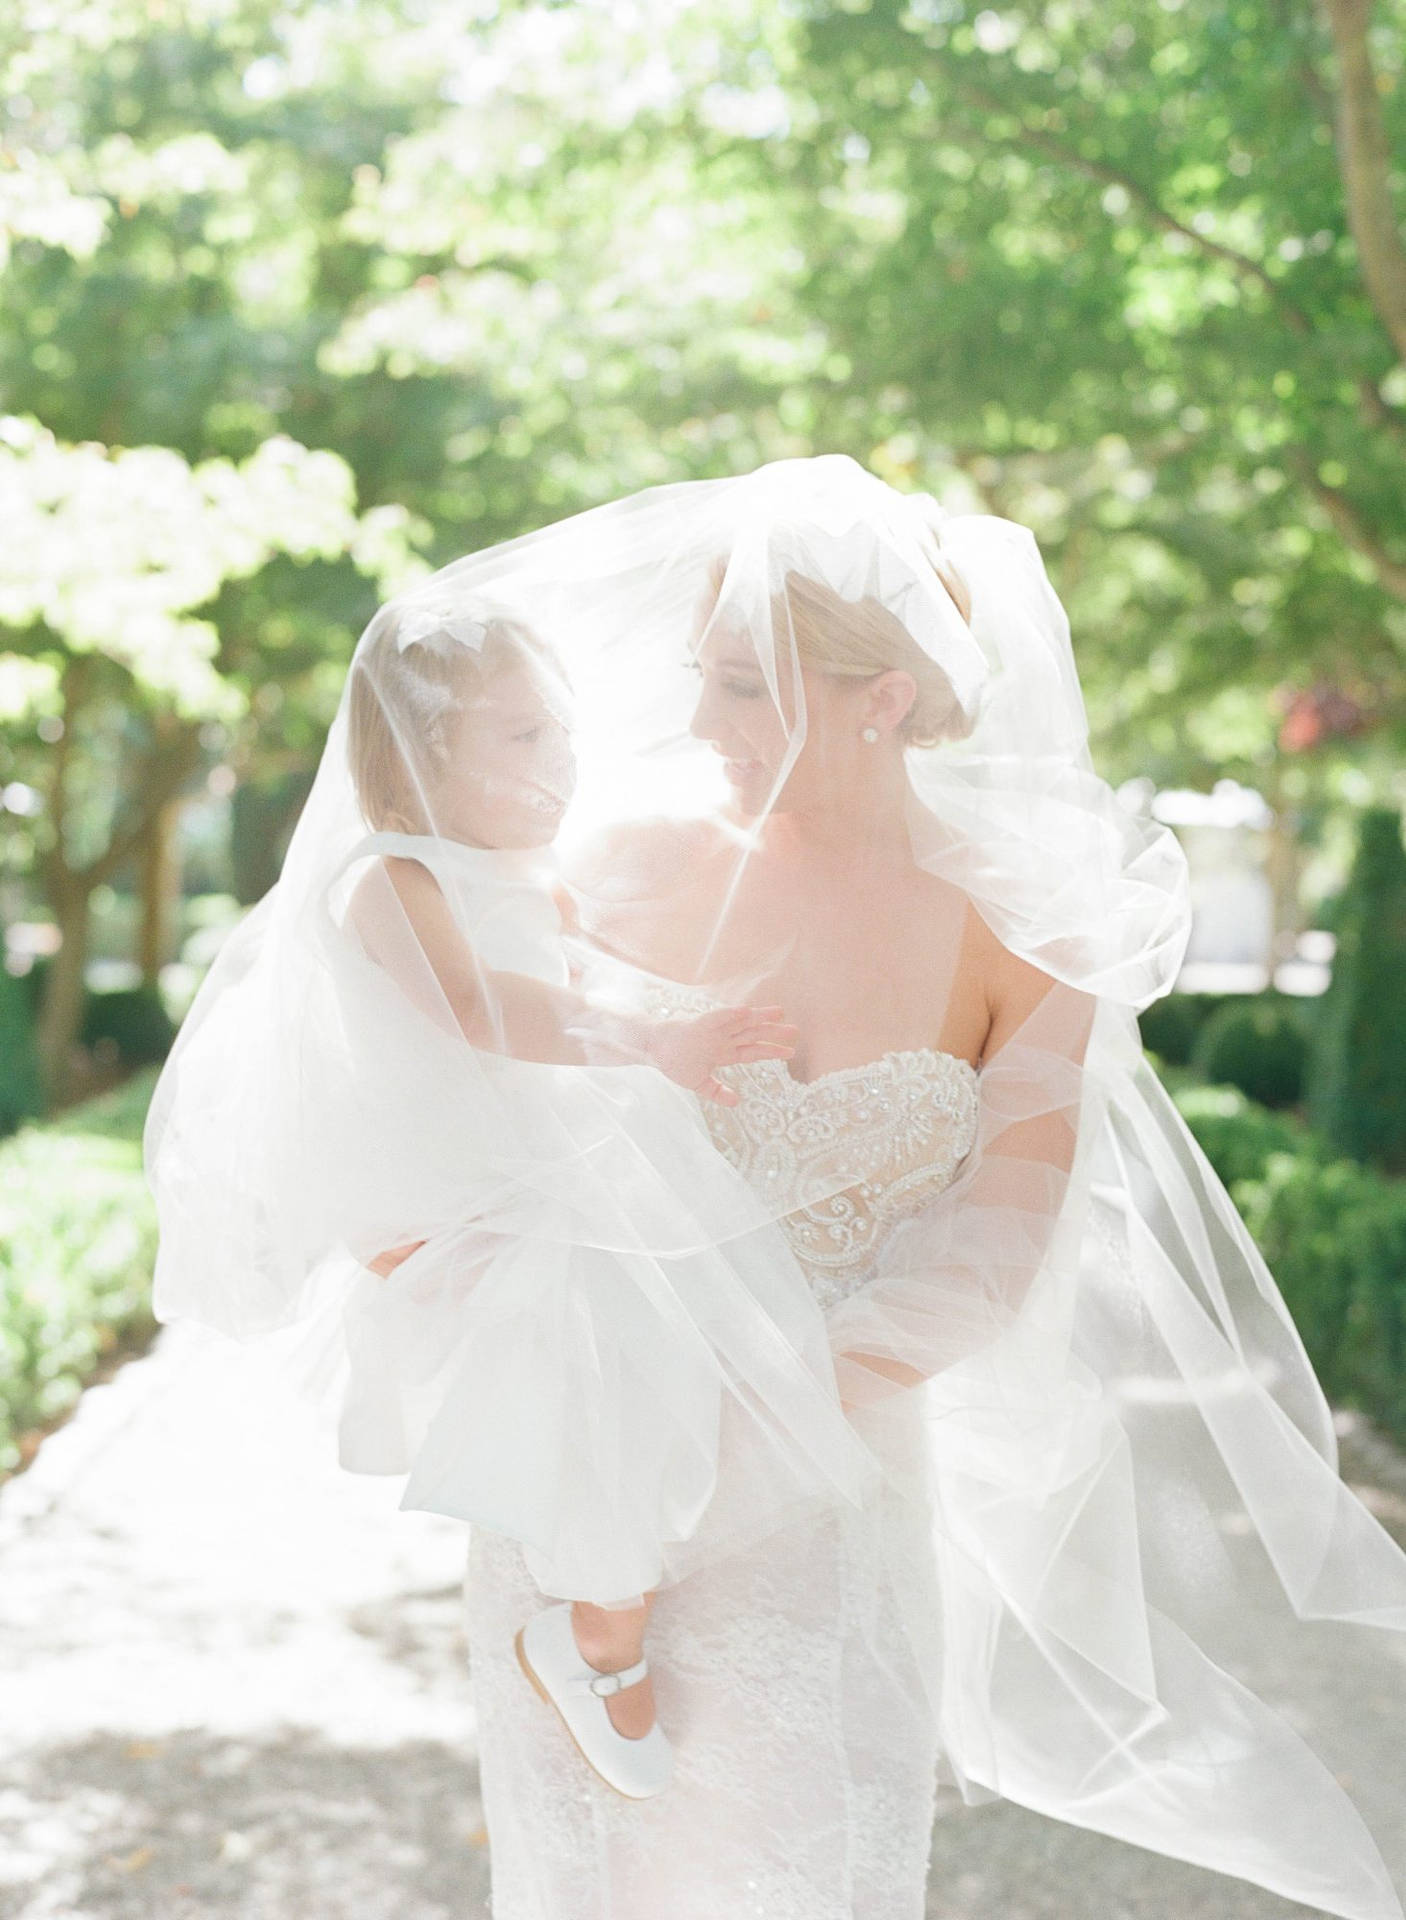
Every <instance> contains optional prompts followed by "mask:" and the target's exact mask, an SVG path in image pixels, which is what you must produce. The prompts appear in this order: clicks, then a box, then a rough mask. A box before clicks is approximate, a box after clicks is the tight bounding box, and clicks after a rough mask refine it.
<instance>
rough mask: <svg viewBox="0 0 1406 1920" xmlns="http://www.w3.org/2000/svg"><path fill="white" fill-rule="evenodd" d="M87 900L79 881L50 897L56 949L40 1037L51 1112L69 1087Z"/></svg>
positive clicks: (78, 1015)
mask: <svg viewBox="0 0 1406 1920" xmlns="http://www.w3.org/2000/svg"><path fill="white" fill-rule="evenodd" d="M89 899H90V895H89V890H88V886H87V884H86V882H85V880H84V879H83V878H82V877H81V876H77V877H76V878H75V881H74V883H72V884H70V885H68V886H66V887H64V888H63V889H62V890H61V891H59V892H58V893H57V894H54V893H52V892H51V895H50V902H49V904H50V906H51V908H52V910H53V914H54V920H55V922H56V924H57V926H58V930H59V941H60V944H59V947H58V950H57V951H56V952H55V953H54V954H53V955H52V956H51V957H50V960H49V963H48V968H47V978H46V979H45V982H44V1004H43V1006H42V1007H41V1009H40V1012H39V1031H38V1042H39V1070H40V1073H41V1075H42V1077H43V1081H44V1099H45V1106H46V1108H47V1109H49V1110H52V1109H53V1108H54V1107H56V1106H61V1105H62V1104H63V1102H64V1101H65V1100H66V1099H67V1098H68V1096H69V1093H70V1091H71V1088H72V1085H73V1063H72V1053H73V1048H74V1045H75V1044H76V1042H77V1039H78V1035H79V1032H80V1030H81V1028H82V1025H83V990H84V972H85V967H86V962H87V957H88V918H89Z"/></svg>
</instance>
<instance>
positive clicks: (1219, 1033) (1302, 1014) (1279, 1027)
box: [1190, 992, 1313, 1107]
mask: <svg viewBox="0 0 1406 1920" xmlns="http://www.w3.org/2000/svg"><path fill="white" fill-rule="evenodd" d="M1312 1026H1313V1019H1312V1015H1311V1014H1310V1013H1309V1012H1307V1011H1306V1009H1305V1005H1304V1002H1303V1001H1302V1000H1301V999H1298V998H1296V997H1295V996H1293V995H1291V994H1279V993H1272V992H1271V993H1261V994H1254V995H1247V996H1245V997H1243V998H1242V999H1240V1000H1239V1001H1234V1000H1232V1001H1230V1002H1228V1003H1226V1004H1224V1005H1222V1006H1219V1007H1217V1008H1216V1009H1215V1010H1214V1011H1213V1012H1212V1013H1210V1014H1209V1015H1208V1016H1207V1018H1206V1020H1205V1021H1204V1023H1203V1024H1202V1026H1201V1029H1200V1031H1199V1032H1198V1033H1197V1035H1196V1038H1195V1040H1194V1042H1193V1043H1192V1049H1191V1061H1190V1064H1191V1066H1192V1068H1193V1069H1194V1070H1195V1071H1196V1072H1197V1073H1199V1074H1200V1075H1201V1076H1202V1078H1203V1079H1205V1080H1207V1081H1210V1082H1211V1083H1212V1084H1213V1085H1227V1086H1233V1087H1239V1088H1240V1090H1241V1091H1242V1092H1243V1093H1247V1094H1249V1096H1250V1098H1251V1099H1252V1100H1258V1101H1260V1102H1262V1104H1263V1105H1265V1106H1266V1107H1290V1106H1293V1105H1294V1104H1295V1103H1296V1102H1297V1101H1298V1099H1299V1098H1300V1095H1301V1093H1302V1091H1303V1074H1304V1062H1305V1060H1306V1058H1307V1054H1308V1047H1309V1040H1310V1035H1311V1031H1312Z"/></svg>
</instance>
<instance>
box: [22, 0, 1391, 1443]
mask: <svg viewBox="0 0 1406 1920" xmlns="http://www.w3.org/2000/svg"><path fill="white" fill-rule="evenodd" d="M1403 28H1406V5H1403V4H1402V0H1377V4H1375V5H1368V4H1366V0H1320V3H1319V4H1310V0H1263V3H1262V4H1256V5H1248V4H1227V0H1100V3H1099V4H1098V5H1096V6H1095V5H1093V4H1091V3H1086V0H1046V3H1043V4H1027V5H1021V6H1010V7H1000V8H983V7H979V6H976V5H972V4H965V3H964V0H902V3H901V4H900V3H899V0H872V4H871V3H869V0H839V3H829V0H789V3H788V4H784V5H776V4H768V5H758V4H756V0H752V3H751V4H746V3H745V0H688V3H687V4H682V3H681V0H648V4H644V0H640V3H639V4H632V3H631V0H598V3H596V4H592V3H591V0H574V3H572V4H551V3H538V4H523V5H516V4H509V3H508V0H504V4H502V5H495V4H493V3H492V0H301V3H300V4H298V5H296V6H286V5H281V4H278V3H277V0H71V4H68V5H66V6H63V7H58V6H53V5H49V4H39V3H38V0H18V3H17V4H16V5H15V6H14V7H12V8H10V9H7V10H6V14H5V17H4V20H3V22H0V68H2V69H3V79H4V84H3V87H0V95H3V102H4V104H3V109H0V112H3V118H0V543H2V549H3V550H2V551H0V931H3V948H4V966H3V969H0V1133H3V1135H4V1138H3V1139H0V1363H2V1364H0V1474H3V1473H6V1472H13V1471H14V1470H15V1469H16V1468H19V1467H22V1466H24V1465H25V1464H26V1462H27V1461H28V1460H29V1459H30V1458H31V1457H32V1455H33V1453H34V1450H35V1448H36V1446H37V1445H38V1442H39V1440H40V1438H41V1437H42V1436H43V1434H44V1433H45V1432H46V1431H48V1430H49V1429H50V1428H52V1427H53V1426H54V1425H55V1424H56V1423H57V1422H60V1421H61V1420H62V1419H63V1418H64V1416H65V1414H66V1413H67V1411H68V1410H69V1409H70V1408H71V1407H72V1405H73V1404H74V1402H75V1400H76V1398H77V1395H78V1393H79V1390H80V1388H81V1387H82V1385H83V1384H84V1383H85V1382H87V1381H91V1380H94V1379H96V1378H100V1377H101V1376H102V1374H103V1371H104V1369H111V1367H112V1366H113V1365H114V1364H115V1363H116V1361H117V1360H118V1359H120V1358H122V1357H124V1356H126V1355H128V1354H131V1353H132V1352H134V1351H137V1350H139V1349H140V1348H141V1347H142V1345H143V1344H144V1343H145V1342H146V1341H147V1340H149V1338H150V1335H151V1332H152V1325H151V1321H150V1315H149V1310H148V1306H147V1298H146V1287H147V1275H148V1273H149V1268H150V1260H151V1254H152V1247H153V1231H154V1228H153V1222H152V1219H151V1213H150V1206H149V1199H148V1196H147V1194H146V1191H145V1187H144V1184H143V1182H142V1178H141V1169H140V1129H141V1123H142V1118H143V1116H144V1113H145V1105H146V1100H147V1098H148V1096H149V1094H150V1089H151V1084H152V1080H153V1077H154V1074H155V1072H156V1070H157V1068H158V1066H159V1064H160V1061H161V1059H162V1057H163V1056H164V1053H165V1051H166V1049H167V1048H168V1047H169V1045H170V1042H171V1038H172V1035H173V1033H174V1032H175V1030H176V1027H177V1025H178V1023H179V1021H180V1019H181V1017H182V1014H183V1013H184V1011H185V1009H186V1008H187V1006H188V1005H189V1003H190V999H191V996H192V994H193V993H194V991H195V988H196V986H197V985H198V982H199V980H200V978H201V976H202V973H203V971H204V969H205V968H206V967H207V966H208V964H209V962H210V959H211V957H212V955H213V954H214V952H215V951H216V950H217V948H218V945H219V942H220V941H221V939H222V938H223V937H224V935H225V934H226V933H227V931H228V929H229V928H230V926H231V925H232V924H233V923H234V921H235V920H236V919H237V918H238V917H239V916H240V915H241V914H242V913H243V912H244V911H245V910H246V909H247V908H248V907H249V906H250V905H251V904H252V903H253V902H254V901H256V900H258V899H259V898H260V896H261V895H262V894H263V893H264V892H265V891H266V890H267V888H268V887H269V886H270V885H271V884H272V883H273V881H274V880H275V878H276V876H277V874H278V871H279V865H280V861H281V859H282V856H283V852H284V849H285V847H286V845H287V841H288V837H289V834H290V832H291V830H292V827H293V824H294V822H295V820H296V818H297V815H298V810H299V807H300V805H301V804H302V801H303V799H304V797H305V795H306V793H307V790H308V787H309V784H310V781H311V778H312V774H313V771H314V768H315V766H316V764H317V760H318V756H319V752H320V749H321V744H322V740H323V737H324V733H325V730H326V727H327V725H328V722H329V720H330V718H331V716H332V714H333V712H334V710H335V707H336V703H337V699H338V694H339V691H340V688H341V684H342V680H343V677H344V674H345V670H346V666H347V663H348V661H349V659H350V656H351V652H352V649H353V646H354V644H355V642H356V638H357V636H358V634H359V633H360V631H361V629H362V626H363V625H364V623H365V621H366V620H367V618H368V617H369V615H370V614H371V612H372V610H373V609H374V607H375V606H376V604H377V602H378V601H379V600H380V599H382V598H384V597H385V596H386V595H387V594H388V593H390V592H393V591H394V590H396V589H397V588H398V587H400V586H402V585H404V584H406V583H407V582H408V581H409V580H410V579H412V578H413V577H415V576H416V575H418V574H421V573H424V572H426V571H428V570H430V569H432V568H434V567H437V566H439V565H442V564H443V563H444V562H446V561H448V560H450V559H451V558H453V557H455V556H457V555H460V554H462V553H465V552H467V551H470V550H472V549H474V548H477V547H480V546H483V545H486V544H488V543H490V542H493V541H497V540H501V539H503V538H506V537H508V536H510V535H513V534H516V533H519V532H522V531H525V530H527V529H530V528H533V527H536V526H539V525H541V524H543V523H544V522H546V521H548V520H552V519H556V518H559V517H561V516H563V515H566V514H569V513H572V512H575V511H576V510H578V509H580V508H584V507H587V506H590V505H593V504H595V503H597V502H600V501H603V500H606V499H609V498H612V497H615V496H618V495H620V494H623V493H627V492H630V491H632V490H634V489H637V488H640V487H644V486H649V485H652V484H655V483H658V482H664V481H671V480H680V479H688V478H695V477H705V476H712V475H719V474H725V473H732V472H737V471H741V470H745V469H748V468H751V467H753V466H755V465H757V464H758V463H760V462H762V461H765V460H769V459H773V458H777V457H781V456H785V455H797V454H809V453H815V452H821V451H843V452H846V453H849V454H852V455H853V456H854V457H855V458H856V459H858V460H859V461H861V462H862V463H864V464H865V465H866V466H868V467H870V468H871V469H872V470H873V471H875V472H876V473H878V474H880V475H882V476H883V477H884V478H885V479H887V480H889V481H891V482H892V483H893V484H894V485H896V486H899V487H915V488H916V487H921V488H925V489H927V490H929V491H931V492H933V493H935V494H937V495H938V496H939V498H941V499H942V500H943V501H944V502H945V503H946V504H947V505H948V506H950V507H951V508H953V509H954V510H957V511H961V510H967V509H972V510H977V511H983V512H990V513H998V514H1003V515H1007V516H1009V517H1011V518H1013V519H1016V520H1020V521H1023V522H1025V523H1026V524H1028V525H1029V526H1031V527H1032V528H1033V529H1034V530H1035V532H1036V534H1037V536H1038V539H1039V541H1040V544H1041V547H1042V550H1043V552H1044V555H1045V558H1046V562H1047V565H1048V567H1049V571H1050V574H1051V577H1052V578H1053V580H1054V581H1055V584H1056V586H1057V588H1058V591H1059V593H1060V595H1061V597H1062V599H1063V600H1064V602H1065V605H1066V607H1067V608H1068V610H1069V614H1070V618H1071V622H1072V627H1073V634H1074V641H1075V649H1076V656H1077V659H1078V663H1079V669H1080V673H1081V676H1082V680H1083V684H1084V688H1085V694H1086V699H1087V703H1088V709H1089V716H1090V723H1091V729H1092V742H1091V744H1092V750H1093V753H1094V758H1095V762H1096V764H1097V765H1098V766H1099V768H1100V770H1101V771H1102V772H1103V773H1104V774H1105V775H1106V776H1107V777H1108V778H1109V779H1110V780H1111V781H1113V783H1114V784H1115V785H1117V786H1118V787H1119V788H1120V790H1121V791H1122V793H1123V795H1124V798H1125V799H1126V800H1127V802H1128V804H1129V805H1130V806H1134V807H1139V808H1144V809H1148V810H1150V811H1151V812H1152V813H1153V814H1155V815H1156V816H1157V817H1159V818H1161V819H1163V820H1165V821H1167V822H1169V823H1170V824H1171V825H1172V826H1173V827H1174V829H1175V830H1176V831H1177V833H1178V834H1179V835H1180V836H1181V837H1182V840H1183V843H1184V844H1185V846H1186V849H1187V852H1188V855H1189V857H1190V860H1191V865H1192V871H1193V875H1194V887H1195V902H1196V924H1195V931H1194V935H1193V939H1192V944H1191V948H1190V952H1189V954H1188V957H1187V963H1186V966H1185V969H1184V971H1183V975H1182V978H1181V980H1180V981H1179V983H1178V989H1177V992H1176V993H1175V994H1174V995H1173V996H1172V997H1171V998H1170V999H1169V1000H1167V1001H1164V1002H1159V1003H1158V1004H1156V1005H1155V1006H1153V1007H1152V1008H1150V1009H1148V1011H1147V1013H1146V1015H1145V1016H1144V1019H1143V1022H1142V1026H1143V1038H1144V1042H1145V1044H1146V1046H1147V1048H1148V1050H1149V1052H1150V1053H1151V1054H1152V1056H1153V1059H1154V1062H1155V1064H1156V1065H1157V1068H1158V1070H1159V1072H1161V1073H1163V1074H1164V1075H1165V1077H1166V1079H1167V1082H1168V1085H1169V1086H1170V1087H1171V1088H1172V1090H1173V1092H1174V1095H1175V1097H1176V1098H1177V1100H1178V1102H1179V1103H1180V1104H1181V1106H1182V1109H1183V1111H1184V1112H1185V1113H1186V1115H1187V1118H1188V1120H1189V1122H1190V1123H1191V1124H1192V1126H1193V1128H1194V1130H1195V1131H1196V1133H1197V1136H1198V1139H1200V1141H1201V1142H1202V1144H1203V1146H1204V1147H1205V1150H1206V1151H1207V1153H1208V1154H1209V1155H1210V1156H1211V1158H1212V1159H1213V1161H1214V1163H1215V1164H1216V1166H1217V1168H1218V1170H1219V1171H1220V1172H1221V1174H1222V1177H1223V1178H1224V1179H1225V1180H1226V1181H1227V1183H1228V1184H1229V1185H1230V1187H1231V1191H1232V1194H1233V1197H1234V1198H1235V1201H1236V1204H1237V1206H1239V1207H1240V1209H1241V1211H1242V1212H1243V1213H1244V1215H1245V1217H1246V1219H1247V1221H1248V1222H1249V1223H1250V1225H1251V1227H1252V1230H1253V1231H1254V1232H1255V1234H1256V1237H1257V1239H1258V1240H1259V1242H1260V1244H1261V1246H1262V1247H1263V1248H1264V1250H1265V1253H1266V1257H1267V1258H1268V1259H1269V1260H1270V1263H1271V1266H1272V1268H1273V1269H1274V1271H1275V1274H1276V1277H1277V1279H1278V1280H1279V1283H1280V1285H1281V1286H1282V1288H1283V1290H1284V1292H1285V1295H1286V1298H1287V1299H1288V1300H1289V1303H1290V1305H1291V1308H1292V1310H1293V1312H1294V1314H1295V1317H1296V1319H1297V1320H1298V1323H1299V1325H1300V1327H1301V1329H1302V1331H1303V1332H1304V1336H1305V1339H1306V1341H1307V1342H1308V1343H1309V1345H1310V1349H1311V1352H1312V1354H1313V1357H1314V1360H1315V1364H1316V1365H1317V1366H1318V1367H1319V1370H1320V1374H1321V1377H1322V1378H1323V1379H1324V1382H1325V1385H1326V1386H1327V1387H1328V1389H1329V1391H1330V1392H1331V1393H1332V1394H1333V1395H1334V1396H1335V1398H1336V1399H1338V1400H1339V1401H1340V1402H1342V1403H1343V1404H1353V1405H1356V1406H1359V1407H1361V1408H1363V1409H1364V1410H1366V1411H1369V1412H1370V1413H1372V1414H1373V1416H1374V1417H1376V1418H1378V1419H1379V1420H1381V1421H1383V1422H1384V1423H1386V1424H1387V1425H1388V1426H1390V1427H1393V1428H1394V1429H1395V1430H1396V1431H1397V1432H1399V1433H1406V1384H1403V1383H1406V1012H1404V1011H1403V1009H1406V852H1403V843H1402V828H1401V812H1402V805H1403V799H1406V770H1403V755H1402V751H1401V749H1402V745H1403V741H1404V740H1406V247H1403V242H1402V233H1401V225H1400V220H1401V216H1402V212H1403V210H1404V209H1406V182H1403V173H1402V169H1403V166H1406V82H1403V72H1402V69H1403V61H1404V60H1406V32H1403Z"/></svg>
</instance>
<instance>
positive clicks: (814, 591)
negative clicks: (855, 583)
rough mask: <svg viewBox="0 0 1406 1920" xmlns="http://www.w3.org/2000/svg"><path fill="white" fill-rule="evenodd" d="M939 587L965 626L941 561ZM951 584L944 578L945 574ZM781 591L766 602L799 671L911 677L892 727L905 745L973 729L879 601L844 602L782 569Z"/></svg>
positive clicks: (942, 677) (966, 613)
mask: <svg viewBox="0 0 1406 1920" xmlns="http://www.w3.org/2000/svg"><path fill="white" fill-rule="evenodd" d="M937 571H938V576H939V578H940V579H941V580H942V583H943V586H944V587H945V589H946V590H947V592H948V593H950V594H951V596H952V598H953V600H954V601H955V602H956V605H957V607H958V610H959V611H960V613H961V615H962V618H963V619H964V620H966V619H968V618H969V617H970V614H971V596H970V594H969V593H968V592H967V589H966V583H965V582H964V581H963V580H962V578H961V576H960V574H958V573H957V572H956V569H955V568H954V567H952V565H951V562H950V561H944V562H943V564H942V566H941V567H939V568H938V569H937ZM949 574H950V575H951V578H950V579H949V578H948V575H949ZM785 583H786V584H785V591H784V593H783V594H779V595H777V597H776V600H775V601H774V602H773V618H774V619H775V620H776V621H777V622H778V627H777V631H778V632H779V633H780V632H784V631H785V623H786V619H787V614H788V611H789V617H790V624H791V629H792V631H793V632H794V634H795V636H796V652H797V654H798V655H799V656H800V659H801V663H802V665H803V666H807V667H811V668H813V669H814V670H815V671H816V672H817V673H833V674H839V675H842V676H844V677H845V678H853V679H867V678H871V677H873V676H874V675H877V674H880V673H886V672H889V671H891V670H892V669H894V668H901V669H902V671H903V672H904V673H908V674H911V675H912V676H913V679H914V680H915V681H916V682H917V687H918V691H917V694H916V695H915V697H914V700H913V704H912V706H911V707H910V708H909V709H908V712H907V713H906V714H905V715H904V717H903V720H902V721H901V723H900V724H899V727H898V734H899V738H900V739H901V740H902V741H903V743H904V745H905V746H909V747H936V746H940V745H941V743H942V742H943V741H944V740H965V739H966V737H967V736H968V734H970V732H971V731H972V728H973V727H974V725H975V724H976V722H975V717H974V716H969V715H968V714H967V713H965V712H964V711H963V708H962V705H961V703H960V701H959V700H958V699H957V696H956V694H955V692H954V691H953V688H952V682H951V681H950V680H949V679H948V677H947V675H946V674H945V673H944V672H943V670H942V668H941V667H940V666H939V665H938V663H937V661H936V660H934V659H933V657H932V655H931V654H930V653H928V652H927V651H926V650H925V649H924V648H923V647H921V646H920V645H919V644H918V642H917V641H916V640H915V639H914V638H913V636H912V634H911V633H910V632H909V631H908V629H907V627H906V626H904V624H903V622H902V621H901V620H900V619H899V617H898V615H897V614H896V613H894V612H893V611H892V610H891V609H890V608H889V607H886V606H885V605H884V604H883V602H882V601H881V600H876V599H874V598H873V597H872V596H866V597H865V598H864V599H862V600H845V599H843V598H842V597H841V596H840V595H839V594H838V593H836V591H835V590H834V588H833V587H829V586H827V585H826V584H825V582H824V581H822V580H815V579H812V578H811V577H810V576H809V575H807V574H803V573H800V572H798V571H797V570H796V569H794V568H788V570H787V572H786V576H785Z"/></svg>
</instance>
